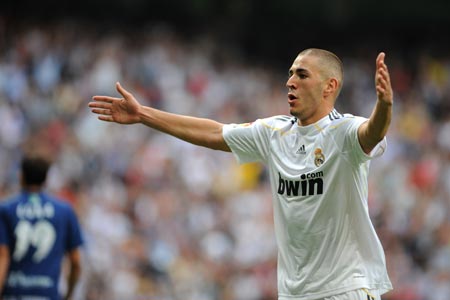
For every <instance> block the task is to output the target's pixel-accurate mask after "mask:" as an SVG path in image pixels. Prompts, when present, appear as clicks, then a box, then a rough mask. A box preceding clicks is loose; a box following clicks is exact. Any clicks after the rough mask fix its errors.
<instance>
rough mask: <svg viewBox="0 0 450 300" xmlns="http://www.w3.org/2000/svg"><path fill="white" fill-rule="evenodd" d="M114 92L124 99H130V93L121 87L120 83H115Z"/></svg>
mask: <svg viewBox="0 0 450 300" xmlns="http://www.w3.org/2000/svg"><path fill="white" fill-rule="evenodd" d="M116 90H117V91H118V92H119V93H120V94H121V95H122V96H123V97H124V98H125V99H127V98H129V97H131V93H130V92H128V91H127V90H126V89H124V88H123V87H122V85H121V84H120V82H116Z"/></svg>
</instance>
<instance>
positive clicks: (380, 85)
mask: <svg viewBox="0 0 450 300" xmlns="http://www.w3.org/2000/svg"><path fill="white" fill-rule="evenodd" d="M385 57H386V54H385V53H384V52H380V54H378V57H377V60H376V72H375V89H376V91H377V98H378V100H379V101H382V102H384V103H386V104H393V102H394V96H393V91H392V86H391V78H390V76H389V70H388V67H387V65H386V64H385V63H384V58H385Z"/></svg>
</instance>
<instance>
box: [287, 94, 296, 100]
mask: <svg viewBox="0 0 450 300" xmlns="http://www.w3.org/2000/svg"><path fill="white" fill-rule="evenodd" d="M288 99H289V100H290V101H294V100H297V97H296V96H295V95H294V94H292V93H289V94H288Z"/></svg>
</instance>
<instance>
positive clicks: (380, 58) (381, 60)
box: [376, 52, 386, 69]
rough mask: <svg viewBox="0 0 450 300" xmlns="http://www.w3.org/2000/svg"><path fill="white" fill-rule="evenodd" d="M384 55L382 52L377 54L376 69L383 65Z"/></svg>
mask: <svg viewBox="0 0 450 300" xmlns="http://www.w3.org/2000/svg"><path fill="white" fill-rule="evenodd" d="M385 57H386V54H385V53H384V52H380V53H379V54H378V56H377V60H376V62H377V69H378V68H379V67H380V66H381V65H384V58H385Z"/></svg>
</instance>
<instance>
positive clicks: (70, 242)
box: [66, 206, 83, 251]
mask: <svg viewBox="0 0 450 300" xmlns="http://www.w3.org/2000/svg"><path fill="white" fill-rule="evenodd" d="M67 222H68V225H67V226H68V233H67V241H66V251H71V250H73V249H75V248H77V247H79V246H81V245H82V244H83V238H82V235H81V228H80V224H79V223H78V219H77V216H76V215H75V212H74V211H73V209H72V208H71V207H70V206H69V209H68V213H67Z"/></svg>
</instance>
